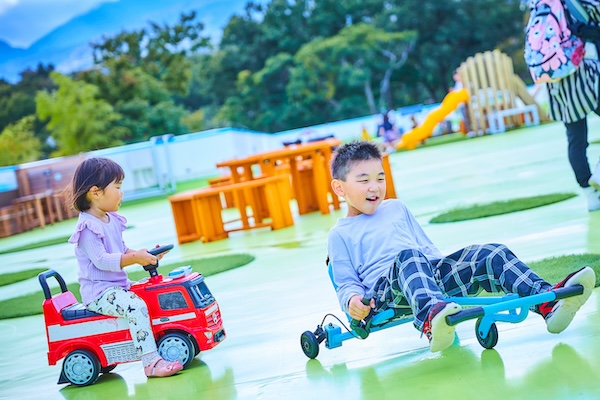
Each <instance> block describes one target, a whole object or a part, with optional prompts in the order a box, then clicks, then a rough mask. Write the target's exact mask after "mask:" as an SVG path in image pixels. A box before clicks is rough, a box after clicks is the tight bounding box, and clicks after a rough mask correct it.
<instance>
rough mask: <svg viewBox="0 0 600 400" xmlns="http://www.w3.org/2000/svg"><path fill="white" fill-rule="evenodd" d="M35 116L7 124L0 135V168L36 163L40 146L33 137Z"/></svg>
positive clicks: (37, 140)
mask: <svg viewBox="0 0 600 400" xmlns="http://www.w3.org/2000/svg"><path fill="white" fill-rule="evenodd" d="M34 125H35V116H34V115H29V116H26V117H23V118H21V119H20V120H19V121H17V122H15V123H12V124H9V125H8V126H7V127H5V128H4V130H2V133H0V166H7V165H15V164H22V163H26V162H30V161H36V160H38V159H39V157H40V155H41V148H42V144H41V143H40V141H39V139H38V138H36V137H35V135H34Z"/></svg>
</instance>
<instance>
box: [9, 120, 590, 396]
mask: <svg viewBox="0 0 600 400" xmlns="http://www.w3.org/2000/svg"><path fill="white" fill-rule="evenodd" d="M590 128H591V129H592V130H595V134H594V135H592V139H593V140H598V139H600V135H599V133H600V119H594V120H592V121H591V122H590ZM598 156H600V145H592V146H591V147H590V159H591V160H592V162H593V163H595V162H596V160H597V159H598ZM391 162H392V167H393V174H394V180H395V184H396V190H397V192H398V193H399V196H400V197H401V198H402V199H404V200H405V201H406V203H407V204H408V205H409V207H410V208H411V209H412V210H413V212H414V214H415V215H416V216H417V219H418V220H419V221H420V222H421V223H422V224H423V225H424V228H425V230H426V232H427V233H428V234H429V235H430V236H431V238H432V239H433V241H434V242H435V243H437V244H438V246H439V247H440V249H441V250H442V252H444V253H449V252H451V251H454V250H457V249H459V248H461V247H464V246H465V245H468V244H471V243H482V242H501V243H505V244H507V245H508V246H509V247H510V248H511V249H513V250H514V252H515V253H516V254H517V255H518V256H519V257H521V258H522V259H524V260H525V261H533V260H539V259H543V258H545V257H549V256H555V255H563V254H572V253H582V252H595V253H600V211H599V212H596V213H588V212H587V211H586V206H585V199H584V198H583V197H582V196H578V197H576V198H573V199H571V200H568V201H565V202H562V203H559V204H554V205H550V206H547V207H542V208H538V209H534V210H529V211H524V212H518V213H513V214H510V215H504V216H498V217H493V218H487V219H482V220H476V221H468V222H460V223H453V224H437V225H432V224H429V223H428V221H429V219H430V218H431V217H433V216H435V215H437V214H438V213H440V212H441V211H444V210H447V209H449V208H452V207H455V206H460V205H468V204H472V203H485V202H489V201H493V200H503V199H510V198H515V197H521V196H531V195H536V194H546V193H556V192H577V193H579V192H578V187H577V185H576V184H575V181H574V179H573V176H572V173H571V170H570V168H569V165H568V162H567V158H566V140H565V137H564V134H563V132H562V127H561V125H560V124H551V125H545V126H543V127H536V128H530V129H526V130H520V131H513V132H510V133H507V134H501V135H495V136H488V137H483V138H478V139H474V140H469V141H466V142H461V143H454V144H448V145H444V146H437V147H431V148H426V149H420V150H417V151H413V152H409V153H400V154H395V155H393V156H392V157H391ZM124 214H125V215H126V216H127V217H128V219H129V222H130V224H131V225H132V228H131V229H128V230H127V231H126V233H125V235H126V241H127V242H128V244H129V245H130V246H131V247H149V246H152V245H154V244H155V243H162V244H164V243H173V242H176V239H175V233H174V232H175V231H174V227H173V222H172V219H171V214H170V208H169V205H168V203H167V202H165V204H160V205H153V206H139V207H135V208H126V209H124ZM343 215H344V210H343V209H342V210H340V211H337V212H334V213H333V214H331V215H328V216H321V215H319V214H318V213H313V214H310V215H306V216H301V217H300V216H297V215H296V216H295V225H294V226H293V227H291V228H287V229H283V230H280V231H275V232H271V231H268V230H256V231H253V232H246V233H236V234H234V235H232V237H231V238H230V239H228V240H223V241H219V242H216V243H210V244H202V243H200V242H197V243H190V244H186V245H183V246H177V247H176V248H175V249H174V250H173V251H171V252H170V253H169V255H168V256H167V257H169V261H170V262H171V261H172V262H177V261H179V260H181V261H182V262H183V261H184V260H185V259H189V258H191V257H197V256H209V255H216V254H226V253H240V252H247V253H251V254H253V255H255V256H256V260H255V261H254V262H252V263H251V264H249V265H247V266H245V267H242V268H239V269H236V270H232V271H229V272H225V273H222V274H219V275H216V276H211V277H208V278H207V283H208V285H209V287H210V289H211V290H212V292H213V293H214V294H215V296H216V298H217V300H218V301H219V304H220V306H221V310H222V313H223V319H224V324H225V327H226V329H227V333H228V338H227V339H226V340H225V341H224V342H223V343H222V344H220V345H219V346H217V347H216V348H214V349H213V350H210V351H207V352H204V353H202V354H201V355H200V356H199V357H198V358H197V359H196V360H195V361H194V363H193V364H192V367H191V368H190V369H188V370H185V371H183V372H182V373H180V374H178V375H177V376H175V377H171V378H168V379H155V380H147V379H146V378H145V377H144V375H143V372H142V368H141V365H140V363H130V364H125V365H120V366H118V367H117V368H116V369H115V370H114V371H113V373H111V374H109V375H106V376H101V378H100V379H99V381H98V382H97V383H96V384H95V385H93V386H91V387H86V388H74V387H67V386H65V385H56V381H57V379H58V375H59V373H60V366H53V367H50V366H48V365H47V361H46V341H45V340H46V339H45V333H44V326H43V320H42V317H41V316H34V317H27V318H17V319H12V320H4V321H0V337H1V338H2V341H3V344H2V346H0V371H1V372H0V399H21V400H25V399H85V400H91V399H102V400H104V399H149V398H156V399H181V398H206V399H282V398H285V399H288V400H291V399H296V398H298V399H314V398H317V397H330V398H344V399H360V398H364V399H385V398H393V399H397V398H423V399H430V398H431V399H433V398H442V397H443V398H449V399H458V398H460V399H497V398H509V399H540V398H544V399H546V400H549V399H574V398H578V399H600V385H598V382H599V381H600V372H599V371H600V340H599V339H600V328H598V327H599V326H600V291H598V290H596V291H595V292H594V294H593V295H592V297H591V298H590V300H589V301H588V303H587V304H586V305H585V306H584V307H583V308H582V310H581V311H580V313H579V314H578V315H577V317H576V319H575V320H574V322H573V323H572V325H571V326H570V327H569V329H567V330H566V331H565V332H563V333H562V334H560V335H551V334H549V333H547V332H546V330H545V325H544V323H543V321H542V319H541V318H539V316H536V315H530V317H528V318H527V319H526V320H525V321H524V322H522V323H520V324H506V323H505V324H499V326H498V328H499V331H500V340H499V343H498V345H497V346H496V348H495V350H484V349H483V348H482V347H481V346H480V345H479V344H478V343H477V340H476V338H475V334H474V329H473V326H474V323H473V321H469V322H465V323H463V324H461V325H459V327H458V330H457V331H458V335H459V338H460V345H459V346H453V347H452V348H450V349H448V350H447V351H444V352H442V353H441V354H440V353H437V354H432V353H430V352H429V350H428V346H427V342H426V340H425V339H424V338H420V337H419V334H418V332H417V331H416V330H415V329H414V328H412V327H411V326H410V325H409V324H406V325H402V326H398V327H395V328H392V329H388V330H385V331H382V332H377V333H374V334H372V335H371V336H370V337H369V338H368V339H367V340H365V341H359V340H351V341H347V342H344V345H343V346H342V347H340V348H337V349H333V350H327V349H325V348H324V346H321V353H320V355H319V357H318V359H317V360H313V361H308V359H307V358H306V357H305V356H304V354H303V353H302V351H301V349H300V345H299V337H300V334H301V333H302V332H303V331H305V330H309V329H310V330H313V329H314V328H315V326H316V325H317V324H318V323H320V322H321V320H322V318H323V316H324V315H325V314H326V313H329V312H331V313H334V314H336V315H337V316H339V317H342V314H341V312H340V311H339V307H338V305H337V300H336V297H335V294H334V292H333V289H332V287H331V284H330V282H329V280H328V277H327V274H326V270H325V266H324V257H325V252H326V244H325V240H326V234H327V230H328V229H329V227H330V226H331V225H332V224H334V223H335V221H336V219H337V218H339V217H340V216H343ZM73 226H74V222H73V221H68V222H64V223H61V224H58V225H55V226H52V227H49V228H47V229H45V230H44V231H40V230H38V231H35V232H29V233H27V234H23V235H19V236H17V237H11V238H6V239H2V240H0V249H5V248H10V247H13V246H14V245H15V244H16V243H23V242H29V241H36V240H41V239H44V238H48V237H57V236H62V235H67V234H69V233H70V232H71V230H72V229H73ZM0 265H2V271H3V272H4V271H6V272H9V271H16V270H20V269H29V268H32V267H37V266H41V267H48V268H54V269H56V270H58V271H59V272H60V273H61V274H62V275H63V276H64V277H65V278H66V279H67V281H68V282H69V281H71V282H72V281H74V280H75V279H76V272H75V271H76V267H75V262H74V260H73V256H72V249H71V247H70V246H69V245H68V244H64V245H56V246H54V247H53V248H52V249H41V250H32V251H28V252H24V253H23V254H18V253H17V254H9V255H1V256H0ZM573 267H574V269H575V268H576V267H577V266H573ZM38 289H39V285H38V284H37V280H35V279H32V280H30V281H27V282H22V283H19V284H15V285H12V286H11V287H6V288H0V299H5V298H9V297H12V296H14V295H15V294H19V293H23V292H28V291H29V292H30V291H37V290H38Z"/></svg>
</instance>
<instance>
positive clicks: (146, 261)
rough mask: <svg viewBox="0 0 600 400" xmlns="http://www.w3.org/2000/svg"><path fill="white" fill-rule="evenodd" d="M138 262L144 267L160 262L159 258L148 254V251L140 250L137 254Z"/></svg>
mask: <svg viewBox="0 0 600 400" xmlns="http://www.w3.org/2000/svg"><path fill="white" fill-rule="evenodd" d="M134 254H135V259H136V260H137V261H136V262H137V263H138V264H140V265H142V266H144V265H155V264H156V263H157V262H158V258H157V257H156V256H153V255H152V254H150V253H148V250H147V249H140V250H138V251H136V252H135V253H134Z"/></svg>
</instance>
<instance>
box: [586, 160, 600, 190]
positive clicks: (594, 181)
mask: <svg viewBox="0 0 600 400" xmlns="http://www.w3.org/2000/svg"><path fill="white" fill-rule="evenodd" d="M588 183H589V184H590V186H591V187H593V188H594V189H596V190H600V162H599V163H598V164H596V169H595V170H594V172H593V173H592V177H591V178H590V180H589V182H588Z"/></svg>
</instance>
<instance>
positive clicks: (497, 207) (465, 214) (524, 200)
mask: <svg viewBox="0 0 600 400" xmlns="http://www.w3.org/2000/svg"><path fill="white" fill-rule="evenodd" d="M576 196H577V195H576V194H575V193H553V194H546V195H541V196H533V197H521V198H518V199H512V200H506V201H496V202H493V203H488V204H475V205H472V206H469V207H464V208H463V207H461V208H455V209H453V210H450V211H447V212H445V213H443V214H440V215H438V216H436V217H434V218H432V219H431V220H430V221H429V222H431V223H434V224H435V223H445V222H457V221H466V220H470V219H477V218H485V217H491V216H494V215H501V214H508V213H512V212H515V211H523V210H529V209H531V208H536V207H542V206H546V205H549V204H553V203H558V202H559V201H564V200H568V199H570V198H573V197H576Z"/></svg>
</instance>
